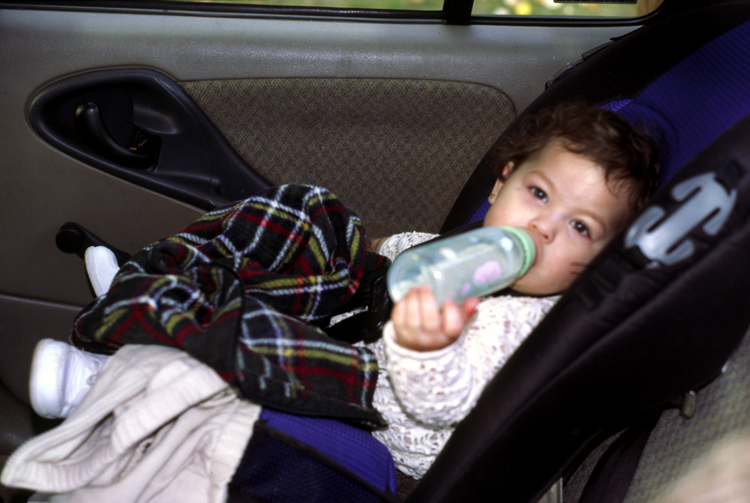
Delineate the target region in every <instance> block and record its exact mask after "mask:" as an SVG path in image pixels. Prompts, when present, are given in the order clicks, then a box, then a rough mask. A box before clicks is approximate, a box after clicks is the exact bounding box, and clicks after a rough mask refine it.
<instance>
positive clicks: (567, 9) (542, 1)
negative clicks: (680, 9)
mask: <svg viewBox="0 0 750 503" xmlns="http://www.w3.org/2000/svg"><path fill="white" fill-rule="evenodd" d="M179 1H185V2H201V3H225V4H244V5H283V6H291V7H330V8H353V9H391V10H424V11H439V10H442V9H443V1H444V0H179ZM610 1H616V0H610ZM662 1H663V0H637V1H634V0H624V1H623V0H621V1H620V2H619V3H577V2H576V3H570V2H568V1H565V2H560V1H558V2H556V1H555V0H474V8H473V10H472V14H473V15H495V16H566V17H571V16H573V17H592V16H594V17H618V18H619V17H625V18H631V17H639V16H644V15H646V14H648V13H650V12H652V11H653V10H654V9H656V8H657V7H658V6H659V5H660V4H661V3H662Z"/></svg>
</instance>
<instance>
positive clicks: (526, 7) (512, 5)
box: [472, 0, 663, 18]
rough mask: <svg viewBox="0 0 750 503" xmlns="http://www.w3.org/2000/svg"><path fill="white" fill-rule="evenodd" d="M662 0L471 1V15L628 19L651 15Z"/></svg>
mask: <svg viewBox="0 0 750 503" xmlns="http://www.w3.org/2000/svg"><path fill="white" fill-rule="evenodd" d="M662 1H663V0H638V1H637V2H635V1H630V2H628V1H621V2H617V3H583V2H568V1H559V0H558V1H555V0H474V8H473V10H472V14H473V15H475V16H478V15H495V16H565V17H615V18H632V17H640V16H645V15H646V14H649V13H651V12H653V11H654V10H655V9H656V8H657V7H658V6H659V5H661V3H662Z"/></svg>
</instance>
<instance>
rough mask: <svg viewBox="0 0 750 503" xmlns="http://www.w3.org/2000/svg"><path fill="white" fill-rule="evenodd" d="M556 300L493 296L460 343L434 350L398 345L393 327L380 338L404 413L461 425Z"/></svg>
mask: <svg viewBox="0 0 750 503" xmlns="http://www.w3.org/2000/svg"><path fill="white" fill-rule="evenodd" d="M557 299H559V296H556V297H545V298H535V297H511V296H500V297H493V298H490V299H487V300H485V301H483V302H482V303H481V304H480V305H479V307H478V308H477V312H476V314H475V315H474V317H473V318H472V320H471V321H470V322H469V324H468V325H467V328H466V329H465V330H464V333H463V334H461V336H460V337H459V339H458V340H457V341H456V342H454V343H453V344H451V345H450V346H447V347H445V348H443V349H440V350H438V351H428V352H418V351H412V350H409V349H406V348H403V347H401V346H399V345H398V344H397V343H396V339H395V332H394V330H393V326H392V324H391V323H390V322H389V323H388V325H386V327H385V329H384V332H383V338H384V343H385V354H386V361H387V369H388V375H389V378H390V383H391V387H392V389H393V392H394V394H395V395H396V397H397V399H398V401H399V403H400V405H401V407H402V408H403V409H404V411H405V412H406V413H407V414H408V415H409V416H411V417H413V418H414V419H415V420H417V421H419V422H421V423H424V424H428V425H447V424H452V423H455V422H458V421H460V420H461V419H463V418H464V417H466V415H467V414H468V413H469V412H470V411H471V409H472V408H473V407H474V405H475V404H476V402H477V399H478V398H479V395H480V394H481V393H482V391H483V390H484V387H485V385H486V384H487V382H488V381H489V380H490V379H491V378H492V377H493V376H494V375H495V373H497V371H498V370H499V369H500V367H502V366H503V365H504V364H505V362H506V361H507V359H508V357H509V356H510V355H511V354H512V353H513V352H514V351H515V349H516V348H517V347H518V346H519V345H520V344H521V342H523V340H524V339H525V338H526V337H527V336H528V335H529V333H531V331H532V330H533V329H534V327H535V326H536V325H537V324H538V323H539V322H540V321H541V319H542V318H543V317H544V316H545V314H546V313H547V312H548V311H549V309H550V308H551V307H552V306H553V305H554V303H555V302H556V301H557Z"/></svg>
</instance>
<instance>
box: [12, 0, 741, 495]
mask: <svg viewBox="0 0 750 503" xmlns="http://www.w3.org/2000/svg"><path fill="white" fill-rule="evenodd" d="M454 4H455V5H454ZM470 12H471V2H469V6H468V11H467V6H466V5H465V3H462V2H446V5H445V6H443V9H442V10H441V11H436V12H435V13H431V14H424V13H415V12H412V11H408V12H406V11H400V12H396V13H384V12H382V11H379V10H378V11H369V10H367V9H319V8H301V7H299V8H297V7H268V6H252V5H242V6H238V5H236V4H223V3H216V4H205V5H204V4H187V3H179V2H137V1H134V2H114V1H111V2H106V1H102V2H74V1H69V2H65V1H59V2H34V3H23V4H21V3H17V2H6V1H3V2H0V58H1V59H0V67H1V68H3V72H0V89H1V90H2V92H0V103H2V107H0V109H2V110H3V111H4V114H3V117H2V120H0V124H1V125H0V130H1V131H2V133H3V134H2V138H3V140H2V143H1V145H2V152H3V155H2V157H0V159H1V161H0V162H2V165H1V166H2V168H1V169H0V177H2V178H1V180H2V182H3V183H2V184H1V186H2V187H3V189H2V190H3V194H4V197H3V198H2V201H3V203H2V204H3V205H4V207H5V210H4V211H3V212H2V217H0V218H2V219H3V224H4V227H5V228H6V229H7V230H8V232H7V236H8V239H7V243H8V244H6V245H5V246H3V257H4V259H5V263H6V264H8V265H7V267H6V272H5V274H3V275H2V278H1V279H0V282H1V283H0V319H2V320H3V322H4V323H3V325H4V328H3V330H2V338H3V339H2V345H3V348H2V351H1V352H0V402H1V403H0V410H1V411H2V412H0V461H2V462H4V461H5V460H6V459H7V458H8V456H10V455H11V454H12V453H13V452H14V451H15V450H16V449H17V448H18V447H19V446H21V445H22V444H23V442H25V441H27V440H29V439H31V438H32V437H34V436H36V435H38V434H40V433H42V432H44V431H47V430H49V429H50V428H52V427H54V426H55V425H56V424H57V422H56V421H50V420H44V419H42V418H40V417H39V416H37V415H36V414H34V412H33V411H32V410H31V408H30V406H29V405H28V403H29V401H28V389H27V388H28V375H29V368H30V358H31V354H32V350H33V347H34V346H35V344H36V343H37V341H39V340H40V339H42V338H49V337H51V338H55V339H58V340H61V341H67V340H68V335H69V333H70V327H71V324H72V321H73V319H74V317H75V316H76V314H77V313H78V312H79V311H80V309H81V308H83V307H84V306H85V305H86V304H88V303H89V302H90V301H91V300H92V298H93V293H92V290H91V287H90V285H89V284H88V280H87V277H86V273H85V269H84V265H83V261H82V260H81V258H80V257H78V256H76V253H71V252H79V251H80V246H79V242H78V241H76V240H81V239H84V240H85V239H94V240H96V239H100V240H103V242H106V243H107V244H109V245H111V246H112V247H114V248H117V249H118V250H123V251H124V252H125V253H127V254H132V253H135V252H137V251H138V250H140V249H141V248H143V247H144V246H145V245H147V244H149V243H151V242H153V241H156V240H157V239H160V238H162V237H165V236H167V235H170V234H172V233H174V232H176V231H177V230H179V229H181V228H183V227H184V226H185V225H186V224H188V223H190V222H191V221H193V220H195V219H196V218H197V217H198V216H200V215H201V214H202V213H203V212H205V211H207V210H211V209H214V208H216V207H219V206H221V205H224V204H226V203H229V202H232V201H236V200H240V199H243V198H246V197H249V196H250V195H252V194H254V193H256V192H258V191H259V190H261V189H263V188H266V187H269V186H274V185H281V184H285V183H295V184H313V185H319V186H323V187H326V188H328V189H330V190H331V191H332V192H334V193H335V194H337V195H338V196H339V197H340V198H341V199H342V201H344V203H345V204H347V206H349V207H351V208H352V209H353V210H354V211H355V212H356V213H357V214H358V215H359V216H360V217H361V219H362V221H363V222H364V225H365V228H366V229H367V232H368V235H369V236H372V237H376V236H387V235H391V234H394V233H397V232H403V231H410V230H420V231H426V232H434V233H438V232H439V233H441V234H444V233H448V232H455V231H457V230H460V229H461V228H462V226H463V225H465V224H467V223H471V222H475V221H478V220H481V219H482V218H483V215H484V212H486V210H487V203H486V198H487V196H488V194H489V189H490V188H491V186H492V183H491V182H492V180H493V179H494V175H493V171H492V170H493V167H494V164H495V158H496V155H497V146H498V145H501V144H502V142H503V141H504V139H505V138H506V137H507V135H508V133H509V132H510V131H512V130H513V129H514V128H515V127H518V124H519V123H520V121H521V120H522V119H523V118H524V117H525V116H527V115H529V114H531V113H534V112H535V111H537V110H539V109H541V108H544V107H547V106H550V105H553V104H555V103H558V102H562V101H575V100H579V101H585V102H587V103H589V104H592V105H596V106H601V107H604V108H608V109H611V110H614V111H617V112H619V113H621V114H622V115H623V116H625V117H626V118H627V119H629V120H631V121H633V122H638V123H644V124H646V125H647V126H649V127H650V128H652V129H654V130H656V131H658V133H659V140H660V143H661V144H662V172H661V183H660V188H659V190H658V192H657V193H656V194H655V196H654V199H653V201H652V203H650V204H649V205H648V207H647V208H646V209H644V211H643V212H642V213H641V215H639V217H638V218H636V220H635V221H634V222H633V223H632V224H631V225H630V226H629V227H628V229H626V230H624V231H623V232H622V235H621V237H619V238H618V239H616V240H615V241H614V242H613V243H612V244H611V245H610V246H609V247H608V248H607V249H606V250H605V251H604V252H603V253H602V254H601V255H600V256H599V257H598V258H597V259H596V261H595V262H594V263H593V264H591V266H590V267H589V269H588V270H587V272H586V273H585V274H583V275H582V276H581V278H579V280H578V281H577V282H576V283H575V284H574V286H573V287H572V288H571V290H570V291H569V292H568V293H566V295H565V296H564V297H563V300H561V301H560V303H559V304H558V305H557V306H556V307H555V308H554V310H553V311H552V312H551V313H550V315H549V316H548V317H547V318H546V319H545V320H544V321H543V323H542V324H541V325H540V326H539V327H537V329H536V330H535V331H534V332H533V333H532V335H531V336H530V337H529V338H528V339H527V341H526V342H524V344H523V345H522V346H521V347H520V348H519V350H518V351H517V353H516V354H514V356H513V357H512V358H511V360H510V361H509V362H508V364H507V365H506V366H505V367H503V369H502V370H501V371H500V372H499V373H498V375H497V376H496V377H495V378H494V379H493V380H492V381H491V382H490V384H489V385H488V387H487V388H486V390H485V392H484V393H483V395H482V397H481V399H480V401H479V403H478V404H477V406H476V408H475V409H474V410H473V411H472V413H471V414H470V415H469V416H468V417H467V418H466V419H465V420H464V421H463V422H462V423H461V424H460V425H459V427H458V428H457V430H456V433H455V434H454V436H453V437H452V439H451V440H450V442H449V443H448V445H447V446H446V448H445V450H444V451H443V452H442V453H441V455H440V456H439V458H438V460H437V462H436V463H435V464H434V465H433V467H432V468H431V469H430V471H429V472H428V473H427V475H426V476H425V477H424V478H423V479H422V480H421V481H420V482H419V484H417V485H416V487H415V488H414V489H413V491H412V492H411V494H410V495H409V496H408V498H407V501H410V502H412V501H413V502H422V501H425V502H426V501H430V502H437V501H445V502H448V501H498V500H499V501H514V502H516V501H517V502H528V503H534V502H536V501H565V502H571V503H572V502H593V501H605V502H618V501H627V502H645V501H654V500H656V498H658V497H659V496H660V495H661V494H662V493H663V492H664V491H665V490H666V489H667V488H668V487H669V486H670V484H672V483H673V482H674V481H675V480H676V479H678V478H679V476H680V475H681V474H682V472H683V471H684V470H685V469H686V467H688V466H690V464H691V463H692V462H693V461H694V460H695V459H697V458H698V457H699V456H700V455H701V454H702V453H704V452H706V451H708V450H709V449H710V448H711V446H712V445H715V444H716V443H717V442H719V441H720V440H721V439H723V438H724V437H725V436H726V435H729V434H733V433H737V432H742V431H743V430H745V429H746V428H748V426H750V425H749V424H748V423H749V421H748V417H750V415H748V408H749V406H750V394H748V392H747V390H748V389H750V386H748V382H747V379H748V377H747V372H746V370H745V369H747V368H748V357H750V353H748V348H747V344H748V341H747V340H746V338H745V337H744V335H745V333H746V331H747V329H748V326H750V314H749V313H750V309H749V308H750V306H748V304H749V303H750V295H749V292H748V287H747V284H746V283H747V282H746V281H744V280H743V279H744V278H747V277H748V274H749V273H750V271H748V270H747V269H748V267H750V262H748V261H747V260H745V259H746V258H747V253H746V250H747V249H748V247H750V242H748V223H747V217H748V210H750V206H749V205H748V201H750V195H747V192H748V191H750V186H749V185H750V182H749V180H750V177H748V176H746V175H747V174H748V170H750V151H749V150H748V148H747V146H746V144H747V141H746V140H747V137H748V134H750V122H749V121H748V117H747V115H748V113H749V112H750V99H748V96H750V89H748V87H750V85H748V84H747V83H748V82H750V79H748V77H750V75H748V73H750V60H749V58H748V54H750V2H748V1H734V2H726V1H713V2H712V1H684V0H683V1H679V0H664V1H663V2H661V3H660V4H659V5H657V6H655V7H654V9H653V11H652V12H649V13H647V14H645V15H643V16H639V17H634V18H632V19H631V18H625V19H621V18H611V19H610V18H605V19H595V18H588V17H583V18H572V17H560V18H550V17H544V16H541V17H534V16H530V17H523V16H519V17H512V18H511V17H506V16H497V17H495V18H489V17H488V16H477V15H471V14H470ZM709 194H710V195H709ZM70 223H75V224H76V225H80V226H81V228H83V229H86V231H87V232H90V233H91V234H90V236H88V237H87V236H84V237H83V238H82V237H81V232H83V231H79V230H78V229H79V228H78V227H76V226H72V227H71V225H70ZM66 224H69V225H68V226H67V227H66ZM70 239H72V242H73V244H72V245H69V244H68V243H67V242H66V240H70ZM66 252H67V253H66ZM30 494H31V492H30V491H27V490H18V489H13V488H6V487H2V488H0V496H1V497H2V498H3V501H6V502H10V501H25V500H26V499H27V498H28V497H29V495H30Z"/></svg>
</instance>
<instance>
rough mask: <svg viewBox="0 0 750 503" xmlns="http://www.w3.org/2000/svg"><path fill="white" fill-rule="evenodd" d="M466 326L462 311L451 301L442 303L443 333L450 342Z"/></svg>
mask: <svg viewBox="0 0 750 503" xmlns="http://www.w3.org/2000/svg"><path fill="white" fill-rule="evenodd" d="M465 324H466V318H465V317H464V315H463V311H462V310H461V308H460V307H458V306H457V305H456V303H455V302H453V301H452V300H446V301H445V302H443V333H444V334H445V336H446V337H447V338H448V339H450V340H455V339H456V338H457V337H458V336H459V335H461V331H462V330H463V329H464V325H465Z"/></svg>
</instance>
